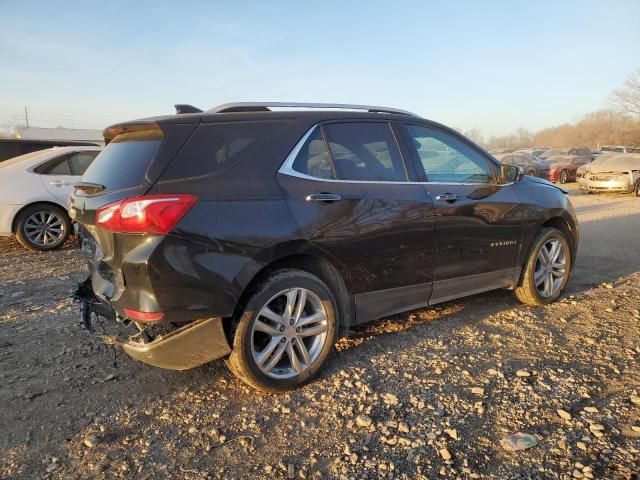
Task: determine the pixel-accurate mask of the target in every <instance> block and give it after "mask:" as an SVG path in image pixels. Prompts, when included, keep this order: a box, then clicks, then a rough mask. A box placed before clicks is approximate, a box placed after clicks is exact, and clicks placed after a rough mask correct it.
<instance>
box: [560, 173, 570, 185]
mask: <svg viewBox="0 0 640 480" xmlns="http://www.w3.org/2000/svg"><path fill="white" fill-rule="evenodd" d="M568 180H569V172H567V171H566V170H562V171H561V172H560V177H559V178H558V181H559V182H560V183H563V184H564V183H567V181H568Z"/></svg>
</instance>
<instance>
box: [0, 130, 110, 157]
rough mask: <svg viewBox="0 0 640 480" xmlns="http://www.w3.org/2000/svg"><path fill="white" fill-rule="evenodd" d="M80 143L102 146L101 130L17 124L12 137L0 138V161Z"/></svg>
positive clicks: (79, 144)
mask: <svg viewBox="0 0 640 480" xmlns="http://www.w3.org/2000/svg"><path fill="white" fill-rule="evenodd" d="M81 145H87V146H91V145H97V146H99V147H103V146H104V138H103V137H102V131H101V130H93V129H88V128H40V127H23V126H19V127H16V129H15V134H14V137H13V138H0V162H2V161H3V160H7V159H9V158H13V157H17V156H19V155H24V154H25V153H31V152H36V151H38V150H44V149H45V148H51V147H69V146H81Z"/></svg>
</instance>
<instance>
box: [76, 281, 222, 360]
mask: <svg viewBox="0 0 640 480" xmlns="http://www.w3.org/2000/svg"><path fill="white" fill-rule="evenodd" d="M74 297H75V299H76V300H77V301H78V302H80V315H81V319H82V323H83V325H84V327H85V328H86V329H87V330H88V331H89V332H90V333H92V334H94V335H95V333H94V331H93V326H92V318H93V317H94V316H98V317H103V318H105V319H108V320H114V321H115V320H118V319H119V317H118V316H117V314H116V312H115V311H114V310H113V308H112V306H111V305H109V304H108V303H107V302H104V301H101V300H100V299H98V298H97V297H96V296H95V294H94V292H93V290H92V288H91V278H88V279H87V280H85V281H84V282H83V283H81V284H79V285H78V289H77V290H76V292H75V294H74ZM120 320H121V319H120ZM146 332H147V330H146V329H145V330H143V331H142V332H138V334H136V335H134V336H131V337H128V338H127V339H126V340H123V339H122V338H121V337H120V336H112V335H99V336H100V337H101V338H102V340H103V341H104V342H105V343H108V344H116V345H119V346H120V347H122V349H123V350H124V351H125V352H126V353H127V354H128V355H129V356H131V357H132V358H135V359H136V360H139V361H141V362H144V363H146V364H148V365H153V366H154V367H159V368H165V369H169V370H188V369H190V368H194V367H199V366H200V365H203V364H205V363H208V362H211V361H213V360H216V359H218V358H220V357H223V356H225V355H228V354H229V353H231V347H230V346H229V342H228V341H227V338H226V335H225V333H224V328H223V326H222V319H221V318H220V317H212V318H206V319H199V320H195V321H193V322H190V323H187V324H185V325H184V326H182V327H179V328H176V329H175V330H171V331H170V332H168V333H164V334H162V335H157V336H155V337H154V338H152V339H151V338H150V337H149V335H148V334H147V335H146V338H147V340H148V341H143V338H145V335H141V334H140V333H143V334H146Z"/></svg>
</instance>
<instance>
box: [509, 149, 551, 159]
mask: <svg viewBox="0 0 640 480" xmlns="http://www.w3.org/2000/svg"><path fill="white" fill-rule="evenodd" d="M547 150H548V148H521V149H520V150H516V151H515V152H514V153H524V154H525V155H532V156H534V157H536V158H540V156H541V155H542V154H543V153H544V152H546V151H547Z"/></svg>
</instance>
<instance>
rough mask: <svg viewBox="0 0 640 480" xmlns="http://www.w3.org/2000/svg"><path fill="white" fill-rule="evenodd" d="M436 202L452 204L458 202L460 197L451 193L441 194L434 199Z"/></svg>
mask: <svg viewBox="0 0 640 480" xmlns="http://www.w3.org/2000/svg"><path fill="white" fill-rule="evenodd" d="M436 200H437V201H439V202H449V203H453V202H457V201H458V200H460V197H459V196H458V195H454V194H453V193H443V194H442V195H438V196H437V197H436Z"/></svg>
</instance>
